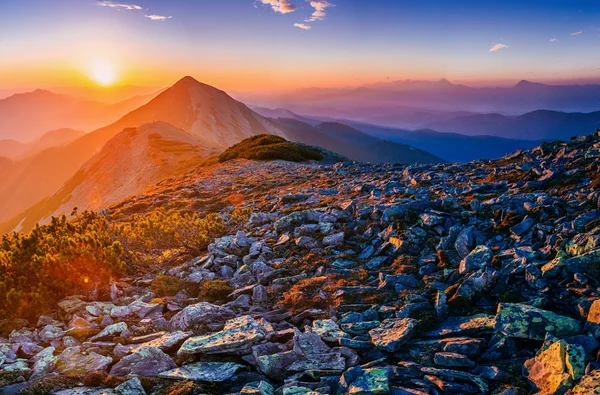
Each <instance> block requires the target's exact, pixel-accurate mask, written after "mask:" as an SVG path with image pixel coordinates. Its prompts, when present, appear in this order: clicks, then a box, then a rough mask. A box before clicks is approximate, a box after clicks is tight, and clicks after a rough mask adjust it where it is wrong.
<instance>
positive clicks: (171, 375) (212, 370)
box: [158, 362, 243, 383]
mask: <svg viewBox="0 0 600 395" xmlns="http://www.w3.org/2000/svg"><path fill="white" fill-rule="evenodd" d="M242 368H243V366H242V365H240V364H238V363H234V362H196V363H192V364H189V365H184V366H181V367H179V368H174V369H172V370H168V371H166V372H162V373H161V374H159V375H158V377H160V378H163V379H172V380H193V381H204V382H209V383H220V382H223V381H227V380H229V379H230V378H231V377H232V376H233V375H234V374H235V373H236V372H237V371H238V370H240V369H242Z"/></svg>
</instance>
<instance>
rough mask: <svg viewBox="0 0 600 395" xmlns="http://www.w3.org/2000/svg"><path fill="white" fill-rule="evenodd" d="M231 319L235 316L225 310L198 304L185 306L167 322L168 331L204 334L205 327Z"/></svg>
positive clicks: (210, 305) (203, 303) (205, 303)
mask: <svg viewBox="0 0 600 395" xmlns="http://www.w3.org/2000/svg"><path fill="white" fill-rule="evenodd" d="M233 317H235V314H234V313H233V311H231V310H229V309H227V308H223V307H220V306H216V305H214V304H210V303H207V302H200V303H196V304H193V305H191V306H187V307H186V308H185V309H183V310H181V311H180V312H179V313H177V314H175V315H174V316H173V318H171V320H170V321H169V330H170V331H178V330H179V331H184V332H185V331H194V332H205V331H206V329H207V327H208V328H210V327H213V326H215V325H219V324H221V325H222V324H223V323H224V322H225V321H227V320H228V319H231V318H233Z"/></svg>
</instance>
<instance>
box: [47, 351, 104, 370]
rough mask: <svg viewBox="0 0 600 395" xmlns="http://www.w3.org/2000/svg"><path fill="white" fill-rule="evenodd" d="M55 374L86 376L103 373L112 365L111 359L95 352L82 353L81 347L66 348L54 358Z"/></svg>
mask: <svg viewBox="0 0 600 395" xmlns="http://www.w3.org/2000/svg"><path fill="white" fill-rule="evenodd" d="M55 363H56V367H55V369H54V371H55V372H57V373H61V374H80V375H84V374H88V373H91V372H102V371H105V370H106V368H107V367H108V365H110V364H111V363H112V358H110V357H105V356H103V355H100V354H96V353H95V352H93V351H91V352H86V351H83V350H82V348H81V347H69V348H66V349H65V350H64V351H63V352H62V353H60V355H59V356H58V357H56V361H55Z"/></svg>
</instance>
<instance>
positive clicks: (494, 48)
mask: <svg viewBox="0 0 600 395" xmlns="http://www.w3.org/2000/svg"><path fill="white" fill-rule="evenodd" d="M504 48H508V45H504V44H494V45H493V46H492V48H490V52H496V51H500V50H501V49H504Z"/></svg>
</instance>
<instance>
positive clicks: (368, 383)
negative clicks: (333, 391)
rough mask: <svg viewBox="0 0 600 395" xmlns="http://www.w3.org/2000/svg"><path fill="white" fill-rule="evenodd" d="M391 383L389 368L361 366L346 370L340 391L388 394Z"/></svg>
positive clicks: (364, 394)
mask: <svg viewBox="0 0 600 395" xmlns="http://www.w3.org/2000/svg"><path fill="white" fill-rule="evenodd" d="M389 392H390V383H389V377H388V371H387V369H383V368H370V369H362V368H360V367H356V368H353V369H351V370H349V371H346V372H345V373H344V375H343V376H342V378H341V379H340V389H339V391H338V393H345V394H352V395H369V394H388V393H389Z"/></svg>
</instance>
